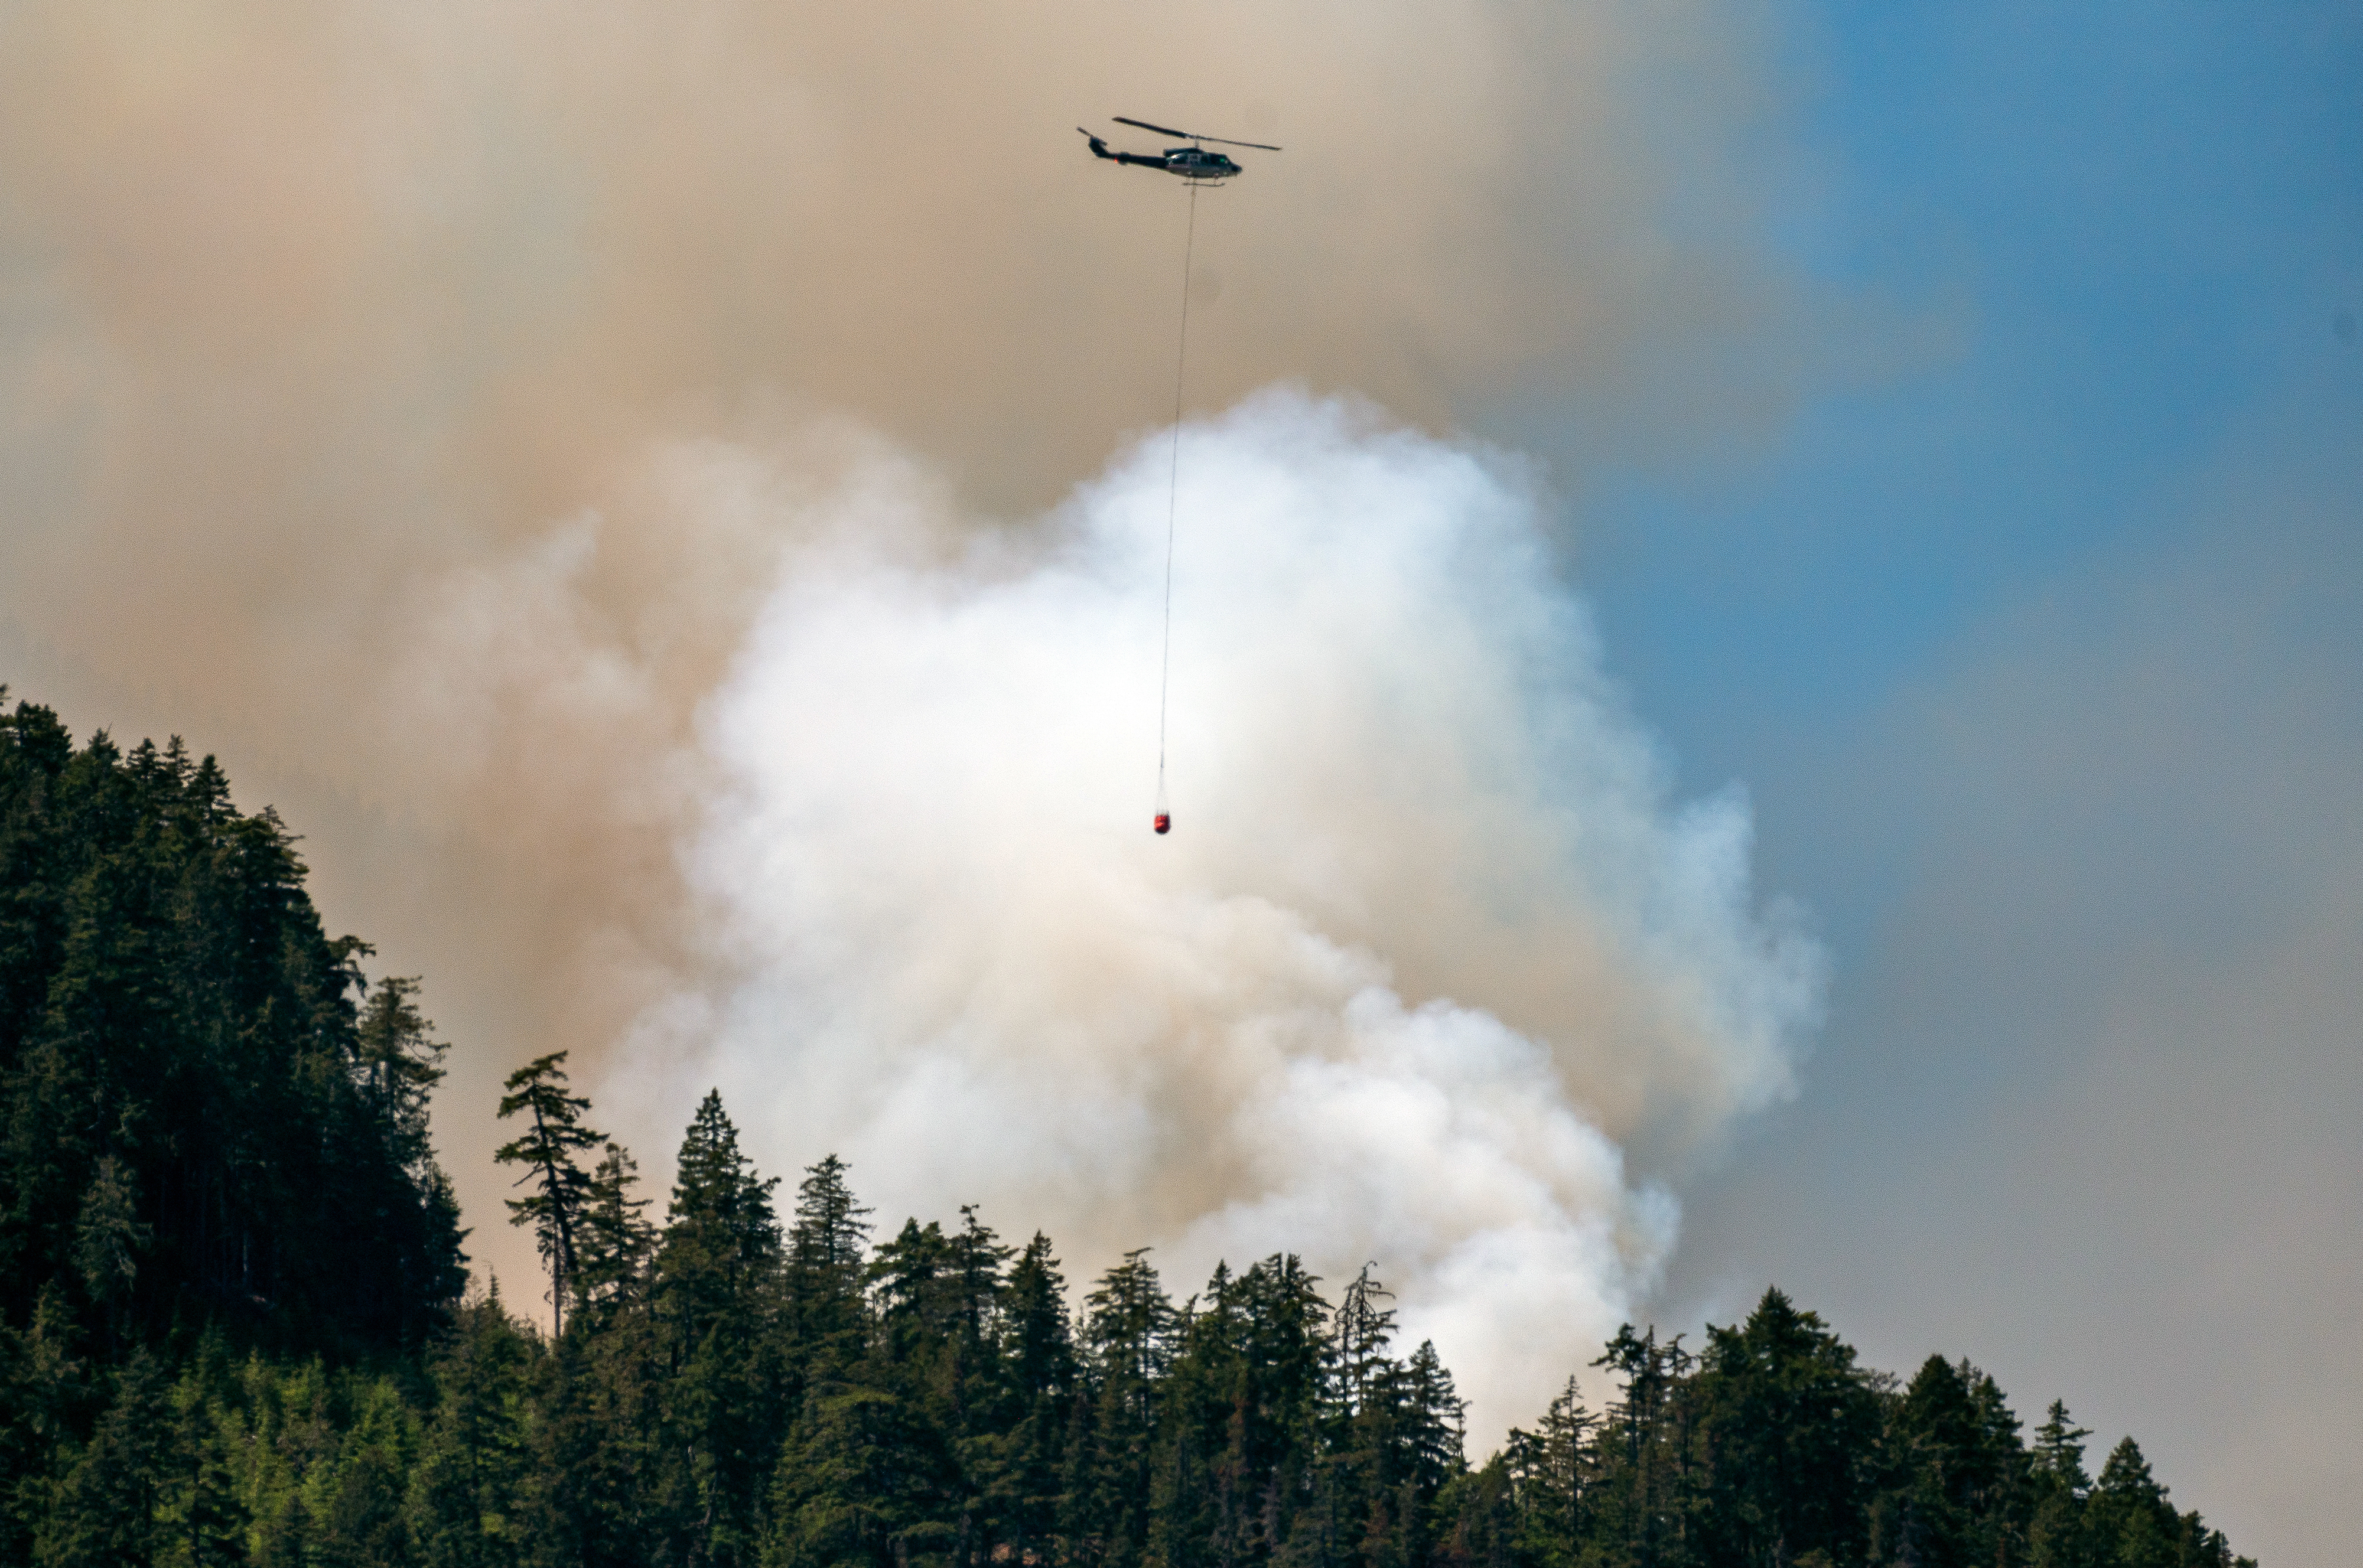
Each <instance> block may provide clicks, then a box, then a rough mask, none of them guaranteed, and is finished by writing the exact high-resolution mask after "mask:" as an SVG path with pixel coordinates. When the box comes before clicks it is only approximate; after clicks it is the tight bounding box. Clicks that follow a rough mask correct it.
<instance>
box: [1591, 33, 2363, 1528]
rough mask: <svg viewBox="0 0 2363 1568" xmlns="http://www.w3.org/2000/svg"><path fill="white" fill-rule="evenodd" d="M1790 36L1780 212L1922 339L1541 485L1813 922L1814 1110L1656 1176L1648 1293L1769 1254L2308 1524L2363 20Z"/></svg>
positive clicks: (2344, 1208)
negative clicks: (1570, 496)
mask: <svg viewBox="0 0 2363 1568" xmlns="http://www.w3.org/2000/svg"><path fill="white" fill-rule="evenodd" d="M1784 26H1787V27H1788V28H1789V31H1788V33H1787V35H1786V38H1785V40H1784V44H1783V47H1784V48H1785V49H1786V50H1788V51H1789V52H1790V54H1791V56H1792V59H1791V60H1790V61H1789V65H1790V71H1789V79H1790V80H1791V81H1792V82H1793V83H1798V84H1799V85H1798V87H1797V90H1796V93H1795V95H1794V97H1793V99H1792V101H1791V102H1790V103H1789V104H1788V105H1786V108H1785V113H1786V115H1787V116H1788V118H1789V122H1790V128H1791V129H1792V132H1793V135H1792V138H1789V139H1788V140H1787V141H1785V142H1784V144H1783V145H1782V147H1781V153H1780V155H1779V157H1778V159H1777V160H1768V161H1771V162H1772V163H1773V164H1774V168H1773V172H1772V173H1771V174H1770V175H1769V181H1770V182H1771V183H1770V189H1771V192H1772V195H1771V199H1770V201H1769V217H1768V222H1769V227H1770V228H1771V231H1772V232H1773V234H1774V235H1775V237H1776V239H1777V241H1778V243H1779V244H1780V245H1781V247H1782V248H1783V249H1784V250H1785V251H1786V252H1787V253H1788V255H1789V256H1790V257H1791V259H1792V263H1793V265H1794V266H1795V267H1796V268H1798V269H1799V270H1800V271H1802V272H1803V274H1804V275H1805V276H1806V277H1808V278H1809V279H1811V280H1812V281H1813V282H1814V283H1816V284H1818V285H1819V286H1820V287H1821V288H1823V289H1825V290H1826V291H1828V293H1829V294H1830V295H1831V296H1832V297H1836V298H1838V299H1849V298H1850V299H1854V300H1858V301H1871V302H1875V303H1877V304H1880V307H1881V308H1882V309H1883V310H1888V311H1892V312H1893V313H1897V315H1895V316H1891V317H1890V318H1889V319H1891V320H1892V319H1897V318H1898V317H1900V318H1901V319H1905V320H1911V321H1917V322H1919V323H1921V324H1922V325H1923V326H1925V327H1926V328H1927V329H1928V330H1926V331H1925V333H1919V334H1914V335H1911V336H1914V337H1917V338H1919V339H1920V340H1922V341H1923V342H1925V344H1927V345H1929V346H1930V347H1929V348H1928V350H1927V351H1926V352H1925V353H1920V354H1916V355H1914V356H1909V357H1906V358H1904V359H1901V360H1897V361H1891V362H1890V364H1888V365H1887V366H1886V367H1884V372H1885V373H1883V374H1880V375H1879V376H1876V377H1870V376H1862V375H1855V376H1847V377H1839V376H1830V377H1826V378H1825V381H1824V383H1823V384H1822V385H1820V386H1818V387H1817V386H1815V385H1813V384H1811V382H1810V381H1806V382H1803V383H1802V384H1801V385H1800V386H1799V389H1798V398H1799V401H1798V403H1797V405H1796V406H1795V408H1794V410H1793V412H1792V414H1791V415H1790V416H1789V417H1787V418H1786V419H1785V420H1783V421H1782V422H1781V424H1780V425H1778V427H1777V428H1776V429H1775V430H1774V431H1773V432H1772V433H1771V434H1770V435H1769V437H1768V438H1767V439H1766V440H1765V441H1764V443H1763V444H1762V447H1760V449H1758V450H1754V451H1747V452H1742V453H1739V454H1736V455H1735V456H1734V457H1732V458H1730V459H1729V460H1727V461H1725V462H1720V463H1716V464H1714V465H1712V466H1711V468H1708V467H1707V466H1705V465H1700V464H1696V463H1692V464H1691V465H1690V466H1689V467H1688V469H1670V468H1669V467H1667V466H1664V465H1654V466H1650V467H1647V468H1643V467H1638V466H1636V467H1634V468H1632V469H1627V470H1626V471H1625V472H1622V473H1621V474H1614V475H1612V476H1611V477H1610V478H1609V479H1608V480H1606V481H1605V482H1603V481H1600V480H1594V481H1593V482H1592V484H1591V485H1590V487H1589V488H1588V489H1587V491H1586V493H1585V494H1584V495H1583V497H1582V498H1581V502H1580V503H1579V505H1578V506H1577V508H1576V527H1577V530H1578V534H1579V537H1580V541H1581V543H1580V546H1579V552H1580V557H1581V568H1580V570H1581V577H1582V579H1583V581H1584V583H1585V586H1586V588H1587V591H1589V592H1590V593H1591V594H1592V596H1593V599H1594V601H1595V602H1596V604H1597V606H1598V609H1599V613H1600V615H1601V619H1602V624H1603V632H1604V638H1605V642H1606V645H1607V647H1608V649H1609V657H1610V659H1611V661H1612V663H1613V664H1614V666H1615V668H1617V670H1618V671H1619V673H1620V674H1621V676H1622V678H1623V679H1625V681H1626V682H1627V683H1628V684H1629V686H1630V688H1631V690H1632V691H1633V694H1634V699H1635V706H1636V709H1637V710H1638V711H1639V712H1642V713H1644V714H1646V715H1647V718H1648V720H1649V722H1650V723H1652V724H1653V725H1655V726H1656V727H1657V728H1658V729H1659V733H1660V734H1662V735H1663V736H1664V737H1665V739H1666V742H1667V745H1668V746H1669V750H1670V754H1671V755H1672V756H1673V758H1674V760H1675V763H1676V767H1677V770H1678V773H1679V776H1680V778H1681V780H1682V784H1683V787H1684V788H1685V789H1686V790H1706V789H1712V788H1714V787H1716V786H1718V785H1720V784H1722V783H1723V782H1724V781H1725V780H1727V779H1733V778H1736V779H1740V780H1744V781H1746V783H1747V785H1748V787H1749V789H1750V790H1751V792H1752V795H1753V798H1754V800H1755V802H1756V805H1757V810H1758V829H1759V833H1760V835H1761V845H1760V847H1761V860H1760V865H1761V867H1762V875H1763V878H1764V885H1765V886H1766V888H1767V889H1770V890H1777V891H1781V892H1786V893H1790V894H1793V895H1795V896H1797V897H1799V898H1801V899H1802V900H1803V901H1804V902H1805V903H1806V904H1807V905H1808V906H1809V907H1810V909H1811V910H1812V911H1814V917H1815V919H1816V921H1817V922H1818V925H1819V927H1820V929H1821V930H1822V931H1823V933H1825V937H1826V939H1827V940H1828V942H1829V944H1830V948H1831V952H1832V956H1833V962H1834V974H1835V978H1834V985H1833V991H1832V997H1831V1016H1830V1021H1829V1026H1828V1028H1827V1030H1826V1032H1825V1036H1824V1038H1823V1040H1822V1041H1821V1043H1820V1044H1819V1046H1818V1048H1817V1050H1816V1053H1815V1055H1814V1059H1813V1060H1812V1061H1811V1062H1809V1064H1808V1065H1807V1068H1806V1075H1805V1087H1804V1090H1803V1097H1802V1099H1800V1101H1799V1102H1798V1103H1797V1104H1796V1105H1795V1106H1793V1107H1792V1108H1791V1109H1790V1110H1787V1111H1784V1112H1782V1113H1780V1114H1777V1115H1775V1116H1774V1117H1772V1118H1769V1119H1768V1120H1767V1121H1765V1122H1763V1123H1761V1124H1759V1125H1758V1126H1757V1127H1756V1128H1755V1129H1753V1130H1752V1132H1749V1133H1748V1134H1747V1135H1745V1136H1743V1138H1742V1140H1741V1142H1740V1143H1739V1145H1738V1146H1737V1147H1736V1149H1735V1150H1734V1151H1733V1152H1732V1154H1731V1155H1730V1156H1729V1158H1728V1160H1727V1162H1726V1163H1725V1165H1724V1166H1723V1168H1722V1169H1721V1170H1720V1171H1719V1172H1718V1173H1717V1175H1716V1176H1714V1177H1713V1178H1711V1179H1710V1180H1709V1181H1707V1182H1705V1183H1704V1184H1702V1185H1700V1186H1698V1187H1694V1188H1693V1189H1692V1196H1691V1204H1690V1220H1689V1230H1688V1233H1687V1237H1686V1242H1685V1249H1684V1251H1683V1253H1681V1257H1680V1259H1679V1260H1678V1262H1677V1264H1676V1271H1675V1275H1674V1277H1673V1279H1672V1280H1671V1281H1670V1285H1669V1287H1668V1290H1667V1292H1666V1298H1665V1302H1664V1306H1665V1309H1666V1310H1667V1312H1668V1315H1669V1316H1670V1317H1671V1318H1673V1319H1675V1320H1689V1321H1692V1322H1695V1320H1698V1319H1700V1318H1706V1319H1720V1318H1723V1317H1727V1316H1730V1315H1733V1314H1735V1313H1736V1311H1738V1310H1740V1309H1743V1308H1744V1306H1745V1305H1746V1302H1745V1299H1744V1297H1745V1296H1746V1294H1747V1291H1749V1290H1751V1289H1753V1288H1757V1287H1759V1286H1760V1280H1761V1279H1762V1278H1763V1277H1767V1276H1768V1275H1769V1276H1770V1277H1777V1278H1780V1279H1781V1281H1782V1282H1783V1283H1784V1284H1787V1285H1789V1286H1791V1287H1792V1289H1795V1290H1796V1291H1797V1292H1798V1294H1800V1295H1801V1296H1802V1297H1804V1298H1805V1299H1807V1300H1808V1301H1811V1302H1813V1303H1814V1304H1816V1305H1819V1306H1821V1307H1823V1308H1824V1309H1825V1310H1826V1311H1828V1312H1829V1313H1830V1315H1831V1316H1832V1317H1833V1319H1834V1320H1836V1322H1837V1323H1838V1324H1839V1326H1840V1327H1841V1328H1842V1329H1844V1330H1846V1331H1849V1332H1851V1333H1853V1334H1854V1335H1855V1336H1856V1337H1857V1339H1858V1342H1860V1343H1862V1345H1863V1346H1864V1349H1865V1351H1866V1353H1867V1355H1868V1356H1869V1359H1871V1360H1872V1361H1873V1362H1874V1363H1876V1364H1886V1365H1900V1366H1906V1367H1908V1365H1909V1364H1910V1363H1911V1361H1912V1360H1914V1359H1916V1357H1918V1356H1919V1355H1922V1354H1925V1353H1930V1352H1941V1353H1947V1354H1960V1353H1969V1354H1971V1355H1972V1356H1974V1357H1976V1358H1977V1359H1979V1360H1980V1361H1981V1362H1983V1363H1985V1364H1988V1365H1989V1367H1990V1369H1991V1370H1993V1371H1994V1372H1995V1373H1996V1374H1997V1375H1998V1376H1999V1377H2000V1378H2001V1380H2002V1384H2003V1386H2004V1387H2005V1388H2006V1389H2008V1390H2009V1391H2010V1392H2011V1393H2012V1394H2013V1395H2014V1397H2015V1398H2016V1399H2017V1401H2018V1403H2019V1406H2020V1408H2021V1409H2022V1410H2024V1411H2029V1412H2036V1411H2039V1410H2040V1408H2041V1406H2042V1404H2043V1403H2044V1402H2045V1401H2047V1399H2048V1398H2050V1397H2053V1396H2054V1395H2061V1396H2065V1397H2068V1398H2069V1401H2070V1403H2071V1405H2073V1406H2075V1407H2076V1408H2078V1410H2079V1411H2080V1414H2082V1415H2083V1417H2084V1418H2085V1419H2086V1421H2087V1424H2089V1425H2091V1426H2093V1427H2094V1428H2096V1429H2098V1430H2099V1433H2100V1435H2099V1436H2098V1437H2096V1439H2095V1440H2094V1441H2096V1442H2099V1443H2109V1442H2113V1441H2115V1438H2116V1437H2117V1436H2118V1435H2119V1434H2120V1433H2122V1432H2123V1431H2124V1430H2128V1429H2130V1430H2135V1431H2136V1434H2137V1435H2139V1436H2140V1437H2141V1438H2142V1439H2143V1440H2144V1441H2145V1442H2146V1443H2147V1444H2148V1445H2149V1448H2150V1452H2151V1453H2152V1456H2153V1458H2154V1459H2155V1460H2158V1463H2159V1466H2160V1471H2161V1474H2165V1475H2167V1476H2169V1478H2170V1479H2172V1478H2177V1477H2180V1478H2181V1479H2180V1481H2179V1483H2178V1484H2179V1485H2181V1486H2183V1488H2184V1493H2183V1496H2184V1500H2185V1501H2186V1502H2187V1503H2189V1504H2191V1505H2194V1506H2201V1507H2209V1508H2210V1509H2211V1514H2212V1515H2213V1516H2215V1517H2219V1518H2222V1519H2223V1521H2224V1522H2226V1523H2228V1524H2229V1525H2231V1526H2232V1528H2233V1534H2234V1538H2235V1541H2237V1542H2239V1544H2240V1546H2241V1549H2242V1550H2244V1551H2261V1552H2262V1554H2263V1557H2264V1560H2265V1561H2267V1562H2275V1563H2282V1562H2331V1561H2334V1560H2335V1555H2334V1554H2335V1551H2337V1550H2338V1548H2337V1543H2338V1542H2339V1541H2341V1540H2352V1539H2354V1537H2355V1535H2356V1534H2357V1532H2358V1531H2363V1516H2359V1515H2357V1512H2356V1510H2355V1505H2354V1503H2353V1502H2352V1501H2351V1499H2352V1497H2353V1496H2354V1492H2355V1487H2354V1482H2355V1481H2356V1480H2357V1472H2356V1470H2355V1467H2354V1463H2353V1461H2352V1460H2351V1459H2347V1458H2338V1457H2335V1456H2334V1455H2335V1452H2336V1451H2338V1450H2339V1449H2340V1448H2342V1447H2344V1448H2345V1449H2346V1452H2349V1453H2351V1452H2352V1445H2353V1444H2354V1442H2355V1441H2357V1438H2358V1437H2363V1431H2358V1430H2357V1420H2356V1419H2355V1417H2354V1416H2353V1415H2352V1414H2351V1413H2350V1414H2348V1415H2346V1416H2345V1417H2344V1418H2337V1419H2331V1423H2330V1426H2329V1428H2328V1429H2326V1430H2325V1429H2324V1427H2323V1426H2321V1425H2320V1424H2319V1422H2320V1420H2321V1419H2324V1412H2325V1411H2331V1410H2335V1409H2338V1408H2345V1409H2346V1410H2348V1411H2349V1412H2351V1411H2352V1410H2353V1409H2354V1408H2356V1406H2357V1404H2358V1402H2363V1382H2358V1380H2357V1374H2358V1367H2357V1364H2356V1363H2355V1361H2354V1360H2353V1359H2352V1358H2351V1357H2346V1356H2345V1353H2344V1352H2343V1351H2341V1350H2340V1349H2339V1348H2338V1342H2339V1340H2340V1339H2341V1338H2342V1337H2343V1334H2344V1331H2345V1329H2346V1319H2347V1318H2349V1317H2351V1301H2352V1297H2351V1296H2348V1295H2346V1292H2347V1291H2348V1290H2350V1289H2351V1288H2352V1286H2353V1285H2354V1283H2355V1280H2356V1275H2357V1266H2356V1255H2355V1254H2356V1250H2357V1241H2356V1233H2355V1228H2354V1222H2353V1215H2354V1212H2355V1209H2353V1207H2352V1204H2353V1202H2354V1200H2355V1199H2356V1198H2357V1196H2363V1165H2358V1158H2357V1154H2356V1152H2355V1150H2356V1140H2355V1138H2354V1133H2353V1128H2354V1121H2353V1115H2354V1113H2355V1112H2356V1111H2357V1110H2363V1069H2359V1068H2358V1066H2357V1058H2358V1056H2363V1040H2358V1031H2357V1012H2356V1010H2355V1009H2356V993H2355V991H2354V989H2353V988H2352V986H2351V984H2348V983H2346V982H2343V981H2341V980H2340V979H2338V978H2337V976H2338V975H2340V974H2341V973H2344V972H2347V971H2350V970H2351V968H2352V967H2353V960H2354V959H2355V958H2357V957H2358V956H2363V954H2358V951H2357V949H2358V945H2359V944H2358V936H2357V924H2356V920H2355V917H2356V913H2357V911H2356V906H2355V902H2354V900H2352V899H2351V898H2349V897H2346V896H2344V895H2343V894H2342V893H2341V892H2340V891H2339V889H2341V888H2342V887H2344V886H2347V885H2351V883H2350V881H2349V878H2351V877H2352V875H2353V873H2354V871H2355V869H2356V868H2357V864H2358V862H2357V856H2356V853H2355V851H2356V846H2357V834H2356V829H2355V826H2354V824H2355V823H2356V821H2357V816H2358V814H2363V785H2358V783H2357V777H2358V769H2357V764H2358V763H2363V504H2358V502H2357V480H2358V479H2363V462H2358V459H2357V451H2358V448H2363V440H2358V437H2363V344H2358V342H2357V329H2356V328H2355V326H2354V322H2355V319H2356V317H2357V316H2358V315H2363V13H2358V12H2357V11H2356V10H2354V9H2353V8H2351V7H2340V6H2280V5H2276V6H2226V5H2156V6H2150V5H2145V6H2032V5H2007V6H2004V5H1996V6H1951V7H1935V6H1900V7H1886V6H1880V7H1874V6H1844V7H1839V6H1822V7H1818V8H1814V9H1812V10H1804V11H1800V12H1796V13H1792V15H1791V17H1790V18H1789V20H1788V22H1786V23H1784ZM1836 358H1837V359H1839V360H1840V361H1841V362H1843V360H1844V359H1845V356H1844V355H1843V354H1842V353H1841V354H1839V355H1837V356H1836ZM1702 469H1705V471H1702ZM2235 999H2244V1000H2235ZM2277 1009H2281V1010H2293V1011H2288V1012H2286V1015H2284V1012H2282V1011H2277ZM2141 1020H2147V1022H2143V1023H2139V1024H2138V1026H2137V1024H2136V1021H2141ZM2342 1303H2343V1305H2342ZM2342 1357H2345V1359H2342ZM2299 1434H2302V1438H2300V1437H2299ZM2161 1455H2163V1457H2161Z"/></svg>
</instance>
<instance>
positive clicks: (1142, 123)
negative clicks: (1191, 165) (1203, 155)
mask: <svg viewBox="0 0 2363 1568" xmlns="http://www.w3.org/2000/svg"><path fill="white" fill-rule="evenodd" d="M1115 123H1116V124H1118V125H1120V126H1138V127H1140V128H1141V129H1142V130H1153V131H1155V132H1156V133H1157V134H1158V135H1159V136H1178V137H1180V138H1182V140H1184V141H1196V140H1198V139H1200V138H1197V137H1194V136H1192V135H1191V134H1190V133H1189V132H1188V131H1185V130H1175V129H1174V128H1173V127H1171V126H1153V125H1150V124H1149V123H1148V121H1147V120H1136V119H1129V118H1127V117H1126V116H1123V115H1118V116H1115Z"/></svg>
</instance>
